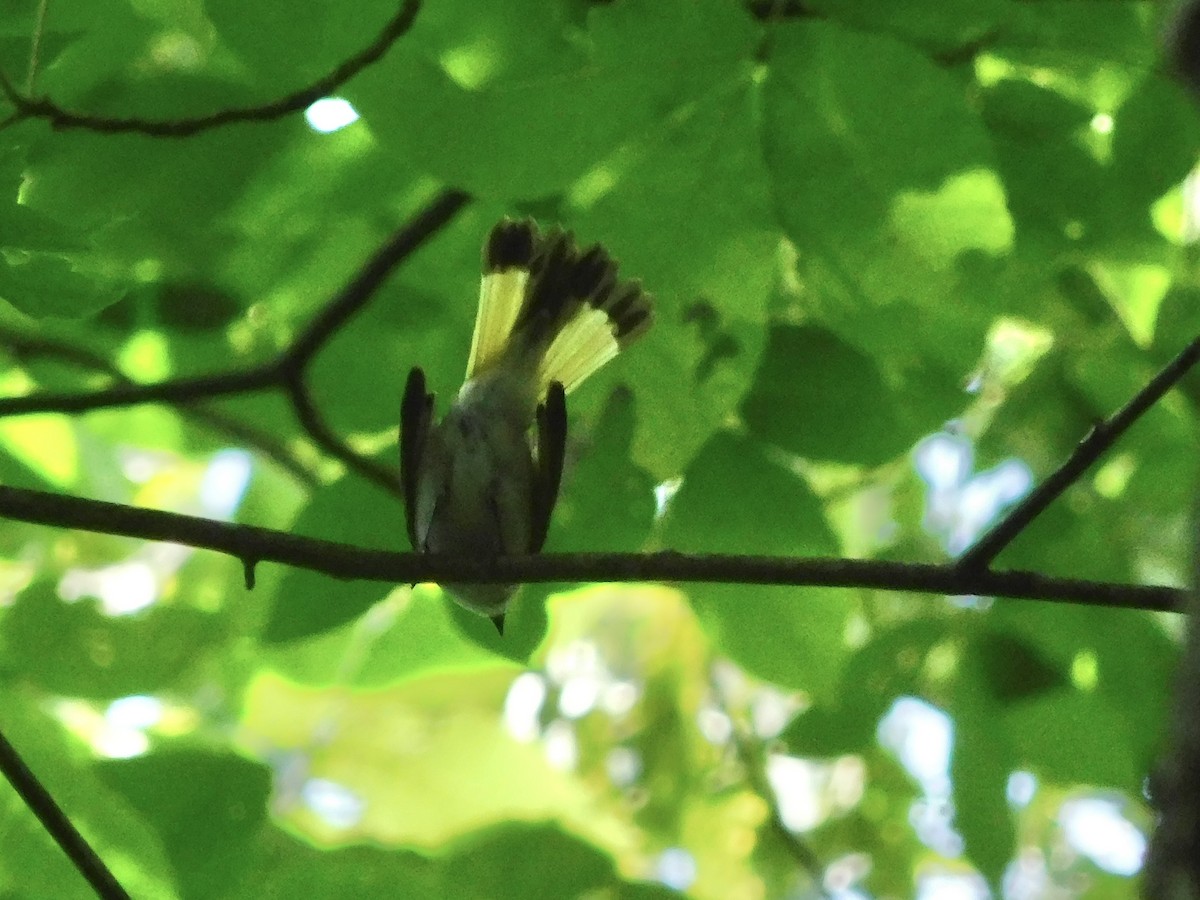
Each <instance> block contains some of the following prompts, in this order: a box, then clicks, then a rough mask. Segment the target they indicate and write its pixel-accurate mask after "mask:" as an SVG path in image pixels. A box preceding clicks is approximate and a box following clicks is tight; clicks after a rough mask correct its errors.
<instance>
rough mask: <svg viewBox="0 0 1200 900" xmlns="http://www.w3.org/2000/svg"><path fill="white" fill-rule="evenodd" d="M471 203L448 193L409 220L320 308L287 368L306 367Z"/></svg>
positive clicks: (291, 350)
mask: <svg viewBox="0 0 1200 900" xmlns="http://www.w3.org/2000/svg"><path fill="white" fill-rule="evenodd" d="M470 200H471V197H470V195H469V194H465V193H463V192H462V191H457V190H446V191H443V192H442V193H440V194H438V196H436V197H434V198H433V200H431V201H430V202H429V203H427V204H426V205H425V208H424V209H422V210H421V211H420V212H419V213H417V214H416V215H415V216H413V217H412V218H411V219H409V221H408V222H407V223H406V224H405V225H404V227H403V228H401V229H400V230H399V231H397V232H396V233H395V234H393V235H392V236H391V237H390V238H389V239H388V241H387V243H385V244H383V246H381V247H380V248H379V249H378V250H376V251H375V252H374V253H373V254H372V255H371V258H370V259H368V260H367V261H366V262H365V263H363V265H362V266H361V268H360V269H359V271H358V274H357V275H355V276H354V278H353V279H352V280H351V281H350V282H349V283H348V284H347V285H346V286H345V287H343V288H342V289H341V290H340V291H338V293H337V295H336V296H334V297H333V299H331V300H330V301H329V302H328V303H326V304H325V305H324V306H323V307H322V308H321V311H320V312H319V313H318V314H317V315H316V317H315V318H314V319H313V320H312V321H311V322H310V323H309V324H308V325H307V326H306V327H305V329H304V330H303V331H302V332H301V333H300V335H299V336H298V337H297V338H296V340H295V341H293V342H292V344H291V346H290V347H288V349H287V350H286V351H285V352H284V360H285V361H284V362H283V363H282V364H283V365H284V367H285V368H291V369H292V370H293V371H295V370H298V369H301V368H303V367H304V366H306V365H307V364H308V362H309V360H311V359H312V357H313V356H314V355H315V354H316V352H317V350H319V349H320V348H321V347H322V346H323V345H324V344H325V342H326V341H328V340H329V338H330V336H332V335H333V334H334V332H336V331H337V330H338V329H339V328H341V327H342V326H343V325H345V324H346V322H348V321H349V320H350V319H351V318H352V317H353V316H354V315H355V313H357V312H358V311H359V310H360V309H362V308H363V306H364V305H365V304H366V302H367V301H368V300H369V299H370V298H371V297H372V296H373V295H374V293H375V291H376V290H377V289H378V288H379V286H380V285H381V284H382V283H383V282H384V281H385V280H386V279H387V277H388V276H389V275H390V274H391V273H392V270H393V269H395V268H396V266H397V265H398V264H399V263H401V262H403V261H404V260H406V259H408V257H410V256H411V255H412V254H413V253H415V252H416V251H417V250H418V249H420V248H421V246H423V245H424V244H425V243H426V242H427V241H428V240H429V239H430V238H431V237H432V236H433V235H435V234H437V233H438V232H439V231H441V230H442V228H444V227H445V226H446V225H448V224H449V223H450V221H451V220H453V219H454V217H455V216H456V215H458V213H459V212H461V211H462V208H463V207H464V206H466V205H467V203H469V202H470Z"/></svg>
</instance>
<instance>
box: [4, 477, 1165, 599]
mask: <svg viewBox="0 0 1200 900" xmlns="http://www.w3.org/2000/svg"><path fill="white" fill-rule="evenodd" d="M0 516H3V517H5V518H9V519H15V520H17V521H22V522H33V523H36V524H39V525H50V526H54V527H59V528H77V529H82V530H85V531H94V532H99V533H102V534H115V535H124V536H126V537H135V538H145V539H147V540H156V541H171V542H173V543H179V544H187V545H190V546H192V547H200V548H205V549H208V550H216V551H218V552H220V553H227V554H229V555H230V556H234V557H237V558H238V559H240V560H241V561H242V562H243V563H245V564H247V566H252V565H253V564H254V563H258V562H278V563H284V564H286V565H290V566H295V567H297V568H301V569H310V570H312V571H314V572H324V573H325V574H327V575H331V576H333V577H334V578H342V579H347V580H355V579H358V580H366V581H388V582H393V583H395V584H403V583H410V584H411V583H416V582H421V581H438V582H448V583H454V582H477V583H489V584H503V583H509V582H552V581H578V582H591V581H679V582H719V583H726V584H775V585H797V586H800V585H806V586H815V587H843V588H876V589H879V590H890V591H910V592H920V593H932V594H951V595H980V596H996V597H1012V598H1018V599H1022V598H1023V599H1029V600H1049V601H1056V602H1062V603H1079V604H1085V605H1091V606H1113V607H1123V608H1126V609H1148V610H1159V611H1175V610H1180V609H1182V608H1183V603H1184V601H1185V598H1186V596H1187V595H1186V593H1185V592H1184V591H1181V590H1178V589H1176V588H1170V587H1156V586H1145V585H1134V584H1110V583H1105V582H1095V581H1081V580H1076V579H1070V578H1053V577H1050V576H1046V575H1039V574H1037V573H1035V572H993V571H991V570H969V569H962V568H961V567H958V566H948V565H928V564H921V563H895V562H880V561H876V560H857V559H819V558H818V559H793V558H788V557H771V556H728V555H721V554H705V555H694V554H685V553H674V552H670V551H668V552H664V553H652V554H633V553H578V554H553V555H542V556H518V557H506V558H502V559H497V560H472V559H463V558H459V557H453V556H433V555H422V554H417V553H392V552H390V551H387V550H367V549H363V548H361V547H353V546H350V545H348V544H338V543H333V542H329V541H321V540H316V539H315V538H307V537H302V536H300V535H295V534H289V533H287V532H282V531H272V530H271V529H268V528H258V527H254V526H250V525H234V524H229V523H225V522H216V521H213V520H212V519H203V518H197V517H195V516H184V515H179V514H177V513H168V512H160V511H158V510H151V509H139V508H136V507H131V506H123V505H121V504H118V503H105V502H102V501H99V500H85V499H83V498H80V497H70V496H65V495H63V494H52V493H47V492H44V491H31V490H24V489H20V488H13V487H7V486H0Z"/></svg>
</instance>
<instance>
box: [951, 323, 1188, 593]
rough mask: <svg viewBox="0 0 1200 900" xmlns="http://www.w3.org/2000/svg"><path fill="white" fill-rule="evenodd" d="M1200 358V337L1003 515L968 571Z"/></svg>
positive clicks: (963, 565) (965, 564)
mask: <svg viewBox="0 0 1200 900" xmlns="http://www.w3.org/2000/svg"><path fill="white" fill-rule="evenodd" d="M1197 361H1200V337H1198V338H1196V339H1195V340H1193V341H1192V342H1191V343H1190V344H1188V345H1187V346H1186V347H1184V348H1183V350H1182V351H1181V352H1180V353H1179V355H1178V356H1176V357H1175V358H1174V359H1173V360H1171V361H1170V362H1169V363H1167V365H1166V367H1165V368H1163V370H1162V371H1161V372H1159V373H1158V374H1157V375H1155V376H1154V378H1153V379H1151V381H1150V383H1149V384H1147V385H1146V386H1145V387H1144V388H1142V389H1141V390H1140V391H1138V393H1137V394H1136V395H1134V397H1133V399H1132V400H1130V401H1129V402H1128V403H1126V404H1125V406H1123V407H1122V408H1121V409H1119V410H1118V411H1117V412H1116V413H1114V414H1113V415H1112V416H1110V417H1109V418H1107V419H1105V420H1104V421H1103V422H1101V423H1100V424H1099V425H1097V426H1096V427H1095V428H1093V429H1092V430H1091V431H1090V432H1089V433H1088V435H1087V436H1086V437H1085V438H1084V439H1083V440H1082V441H1080V442H1079V444H1078V446H1076V448H1075V450H1074V452H1073V453H1072V454H1071V456H1070V457H1069V458H1068V459H1067V461H1066V462H1064V463H1063V464H1062V465H1061V466H1059V467H1058V469H1056V470H1055V471H1054V472H1053V473H1052V474H1051V475H1050V477H1049V478H1047V479H1046V480H1045V481H1043V482H1042V483H1041V484H1039V485H1038V486H1037V488H1036V489H1035V490H1034V491H1033V492H1032V493H1031V494H1029V496H1028V497H1026V498H1025V499H1024V500H1022V501H1021V502H1020V503H1018V504H1017V505H1016V506H1015V507H1013V508H1012V510H1011V511H1010V512H1009V513H1008V515H1006V516H1005V517H1004V518H1003V519H1001V520H1000V521H999V522H997V523H996V524H995V525H994V526H992V528H991V530H989V531H988V532H987V534H985V535H984V536H983V537H982V538H980V539H979V541H978V542H976V544H975V545H974V546H973V547H972V548H971V549H970V550H968V551H967V552H966V553H964V554H963V556H962V557H961V558H960V559H959V561H958V567H959V568H960V569H962V570H964V571H967V570H974V569H984V568H987V567H988V566H989V565H991V563H992V560H994V559H995V558H996V557H997V556H998V555H999V554H1000V552H1001V551H1002V550H1003V549H1004V548H1005V547H1007V546H1008V545H1009V544H1010V543H1012V541H1013V540H1014V539H1015V538H1016V537H1017V535H1019V534H1020V533H1021V532H1022V531H1024V530H1025V528H1026V527H1027V526H1028V525H1029V523H1030V522H1032V521H1033V520H1034V519H1035V518H1037V517H1038V516H1039V515H1040V514H1041V512H1042V510H1044V509H1045V508H1046V507H1047V506H1049V505H1050V504H1051V503H1053V502H1054V501H1055V499H1057V497H1058V495H1059V494H1061V493H1062V492H1063V491H1065V490H1066V489H1067V488H1069V487H1070V486H1071V485H1072V484H1074V483H1075V481H1076V480H1077V479H1078V478H1079V476H1081V475H1082V474H1083V473H1084V472H1085V471H1087V469H1088V467H1089V466H1091V464H1092V463H1094V462H1095V461H1096V460H1097V459H1099V458H1100V456H1101V454H1103V453H1104V451H1106V450H1107V449H1108V448H1109V447H1111V446H1112V445H1113V444H1114V443H1115V442H1116V441H1117V439H1118V438H1119V437H1120V436H1121V435H1122V434H1124V433H1125V432H1126V431H1127V430H1128V428H1129V426H1130V425H1132V424H1133V423H1134V422H1136V421H1137V420H1138V419H1139V418H1140V417H1141V416H1142V415H1143V414H1144V413H1145V412H1146V410H1148V409H1149V408H1150V407H1151V406H1153V405H1154V404H1155V403H1157V402H1158V400H1159V399H1160V398H1161V397H1162V396H1163V394H1165V393H1166V392H1167V391H1169V390H1170V389H1171V388H1172V387H1174V386H1175V384H1176V383H1177V382H1178V381H1179V380H1180V379H1181V378H1183V376H1184V375H1186V374H1187V372H1188V370H1189V369H1191V368H1192V366H1194V365H1195V364H1196V362H1197Z"/></svg>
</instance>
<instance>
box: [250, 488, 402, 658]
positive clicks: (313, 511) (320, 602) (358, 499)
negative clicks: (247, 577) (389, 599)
mask: <svg viewBox="0 0 1200 900" xmlns="http://www.w3.org/2000/svg"><path fill="white" fill-rule="evenodd" d="M293 529H294V530H295V531H296V532H297V533H299V534H306V535H309V536H311V537H319V538H323V539H325V540H331V541H342V542H344V543H348V544H355V545H357V546H360V547H377V548H381V549H393V550H401V549H407V548H406V547H405V546H404V545H405V544H406V543H407V541H406V539H405V537H404V512H403V509H402V506H401V504H400V503H399V501H398V500H397V498H395V497H392V496H389V495H387V494H385V493H384V492H383V491H382V490H380V489H379V488H377V487H375V486H374V485H372V484H369V483H368V482H366V481H364V480H363V479H361V478H359V477H358V476H356V475H347V476H344V477H343V478H341V479H339V480H338V481H336V482H334V483H333V484H331V485H327V486H325V487H322V488H319V489H318V490H317V491H316V492H315V493H314V495H313V499H312V501H311V502H310V503H309V504H308V506H306V507H305V508H304V511H303V512H302V513H301V514H300V517H299V518H298V519H297V520H296V522H295V525H294V526H293ZM390 590H391V588H390V587H389V586H388V585H384V584H378V583H375V582H363V581H339V580H337V579H334V578H330V577H329V576H328V575H322V574H320V573H317V572H313V571H310V570H308V569H289V570H288V573H287V575H285V576H284V578H283V579H282V580H281V581H280V582H279V587H278V588H277V590H276V591H275V596H274V598H273V600H272V604H273V605H272V607H271V613H270V617H269V619H268V620H267V624H266V627H265V629H264V631H263V640H265V641H267V642H268V643H280V642H285V641H294V640H298V639H300V638H305V637H310V636H312V635H315V634H320V633H321V632H324V631H329V630H331V629H333V628H336V627H338V626H339V625H343V624H345V623H346V622H349V621H350V620H351V619H354V618H356V617H358V616H360V615H362V614H363V613H364V612H366V611H367V610H368V609H370V607H371V606H373V605H374V604H375V603H376V602H378V601H379V600H381V599H383V597H385V596H386V595H387V593H388V592H389V591H390Z"/></svg>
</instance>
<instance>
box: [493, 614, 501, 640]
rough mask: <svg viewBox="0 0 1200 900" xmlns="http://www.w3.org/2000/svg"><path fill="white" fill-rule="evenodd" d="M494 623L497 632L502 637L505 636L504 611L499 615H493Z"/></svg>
mask: <svg viewBox="0 0 1200 900" xmlns="http://www.w3.org/2000/svg"><path fill="white" fill-rule="evenodd" d="M492 624H493V625H495V626H496V632H497V633H498V634H499V635H500V636H501V637H503V636H504V613H501V614H500V615H498V616H492Z"/></svg>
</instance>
